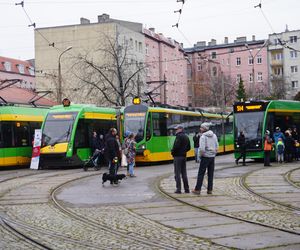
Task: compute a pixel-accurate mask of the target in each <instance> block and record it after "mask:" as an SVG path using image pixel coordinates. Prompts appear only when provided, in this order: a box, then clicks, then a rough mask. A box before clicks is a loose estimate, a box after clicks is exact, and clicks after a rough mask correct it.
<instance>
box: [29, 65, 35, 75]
mask: <svg viewBox="0 0 300 250" xmlns="http://www.w3.org/2000/svg"><path fill="white" fill-rule="evenodd" d="M28 71H29V74H30V75H31V76H34V68H32V67H29V68H28Z"/></svg>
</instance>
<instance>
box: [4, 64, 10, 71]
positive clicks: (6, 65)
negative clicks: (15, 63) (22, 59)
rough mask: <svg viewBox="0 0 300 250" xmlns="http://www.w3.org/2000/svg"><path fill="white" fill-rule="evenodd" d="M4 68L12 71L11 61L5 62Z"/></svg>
mask: <svg viewBox="0 0 300 250" xmlns="http://www.w3.org/2000/svg"><path fill="white" fill-rule="evenodd" d="M4 68H5V70H6V71H11V63H10V62H5V63H4Z"/></svg>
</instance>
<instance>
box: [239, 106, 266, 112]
mask: <svg viewBox="0 0 300 250" xmlns="http://www.w3.org/2000/svg"><path fill="white" fill-rule="evenodd" d="M263 110H264V106H263V105H262V104H252V105H244V104H237V105H235V106H234V112H235V113H241V112H257V111H263Z"/></svg>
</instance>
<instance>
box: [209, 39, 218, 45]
mask: <svg viewBox="0 0 300 250" xmlns="http://www.w3.org/2000/svg"><path fill="white" fill-rule="evenodd" d="M216 44H217V40H216V39H211V41H210V42H208V46H215V45H216Z"/></svg>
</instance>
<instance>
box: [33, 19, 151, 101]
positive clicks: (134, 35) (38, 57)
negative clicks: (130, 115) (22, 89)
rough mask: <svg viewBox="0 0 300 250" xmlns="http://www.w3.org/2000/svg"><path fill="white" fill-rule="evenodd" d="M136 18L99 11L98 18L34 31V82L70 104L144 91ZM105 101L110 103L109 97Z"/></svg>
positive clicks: (139, 26) (126, 98)
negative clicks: (119, 16)
mask: <svg viewBox="0 0 300 250" xmlns="http://www.w3.org/2000/svg"><path fill="white" fill-rule="evenodd" d="M142 32H143V27H142V24H141V23H133V22H127V21H121V20H115V19H111V18H110V17H109V15H107V14H103V15H100V16H98V22H97V23H90V21H89V20H88V19H85V18H81V20H80V24H76V25H67V26H59V27H48V28H39V29H36V30H35V65H36V72H37V73H36V86H37V89H38V90H51V91H53V98H54V99H56V100H61V98H64V97H68V98H70V99H71V101H72V102H75V103H94V104H96V105H102V106H104V105H105V106H112V105H124V104H125V103H129V102H130V101H131V99H132V96H135V95H138V94H139V93H141V92H143V90H144V86H143V84H144V82H145V70H144V65H145V64H144V60H145V59H144V50H145V48H144V44H145V42H144V39H145V38H144V35H143V33H142ZM108 100H110V101H111V102H109V101H108Z"/></svg>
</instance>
